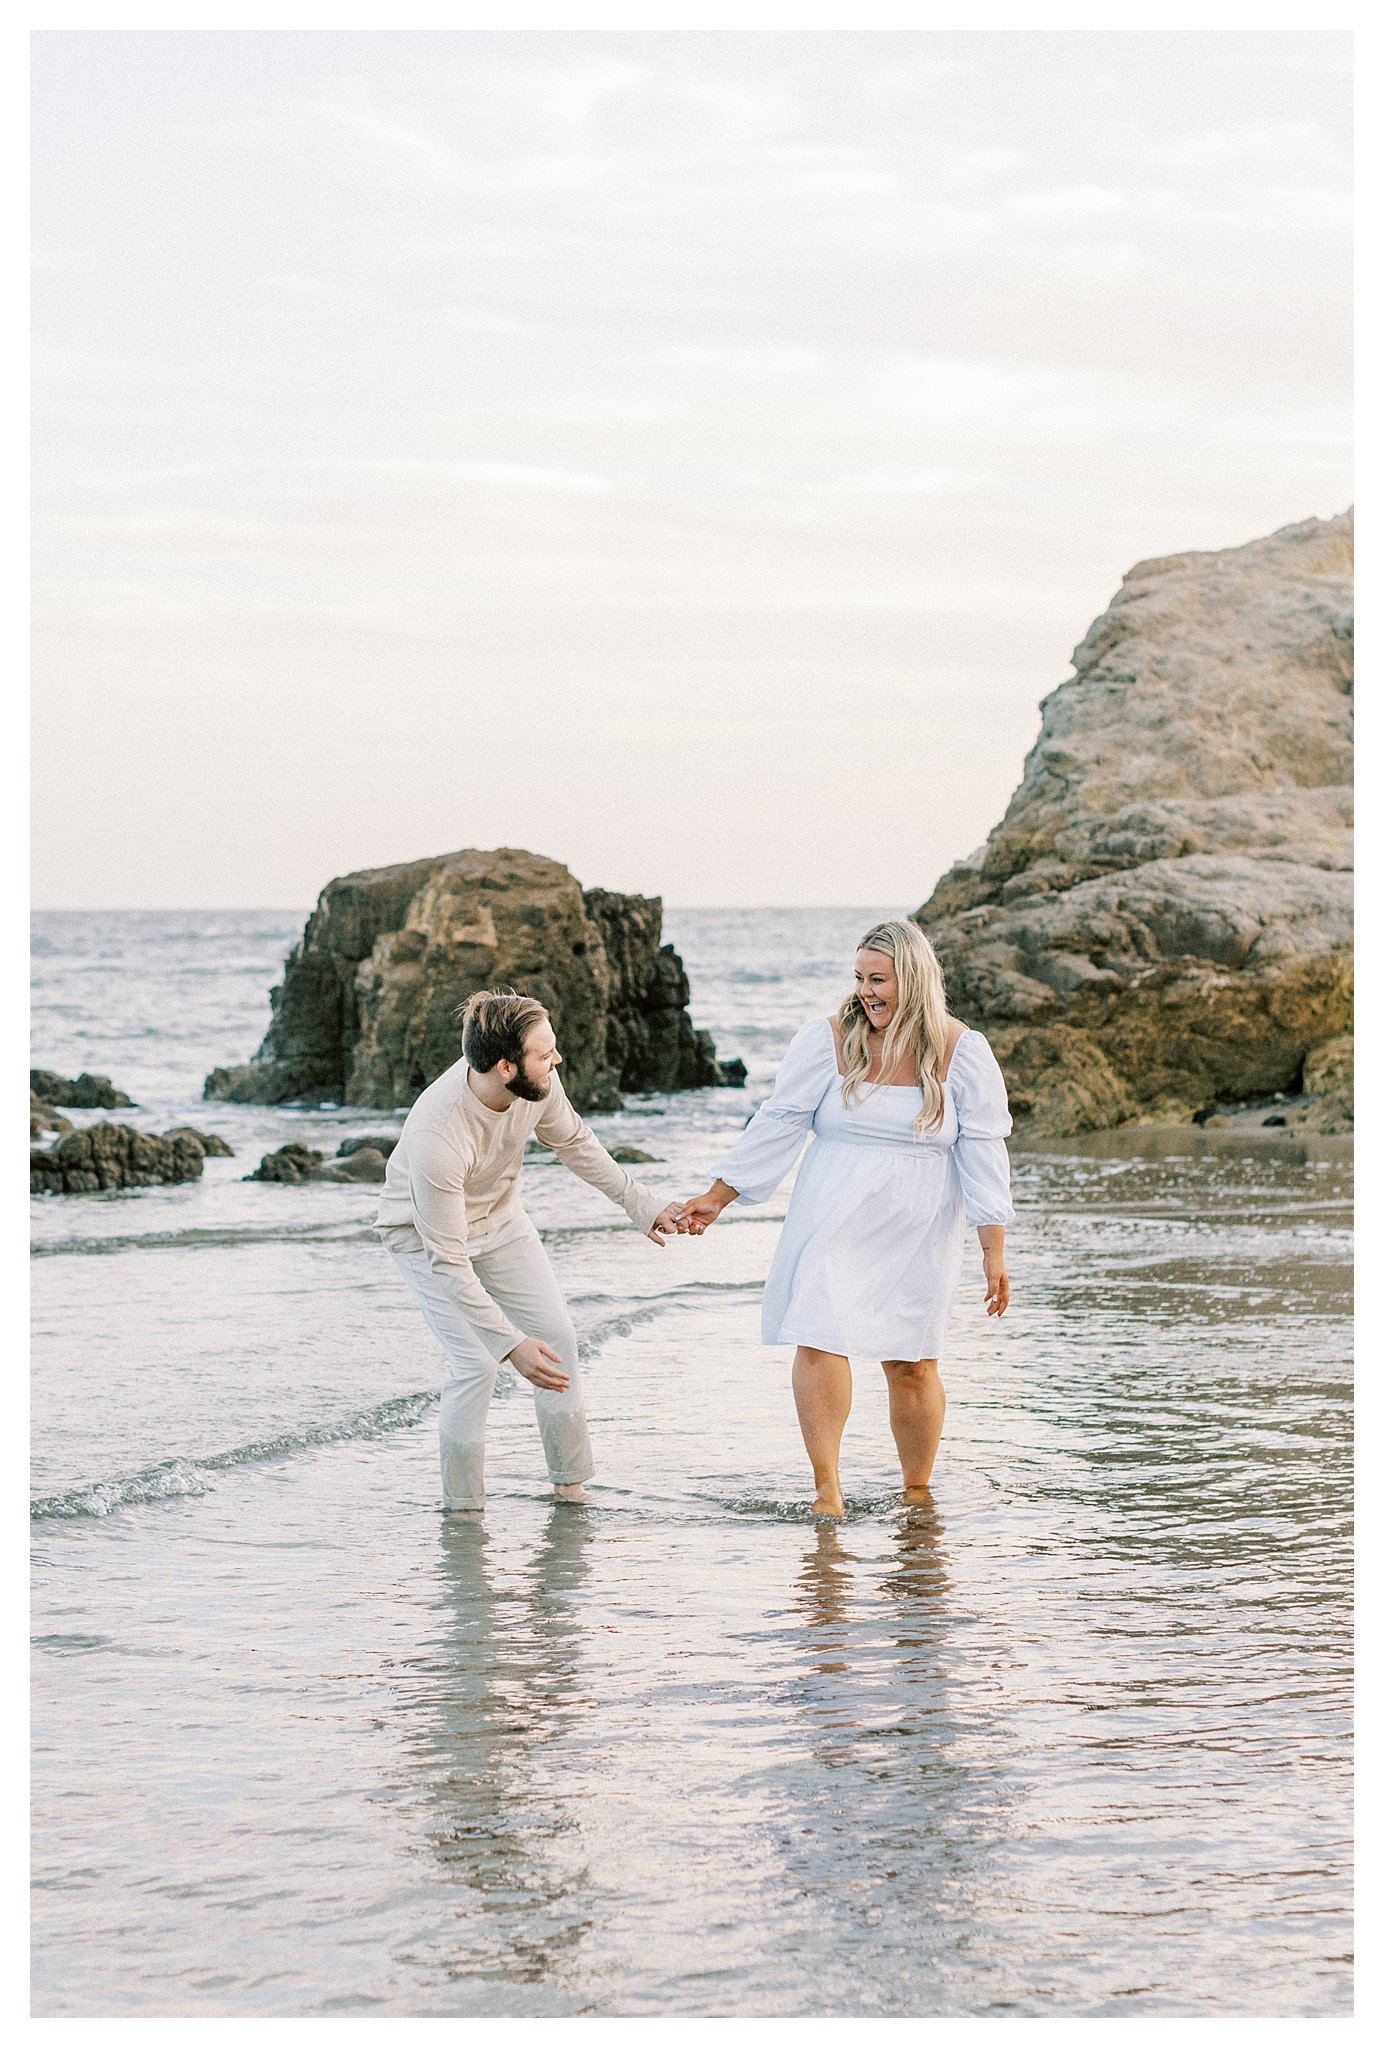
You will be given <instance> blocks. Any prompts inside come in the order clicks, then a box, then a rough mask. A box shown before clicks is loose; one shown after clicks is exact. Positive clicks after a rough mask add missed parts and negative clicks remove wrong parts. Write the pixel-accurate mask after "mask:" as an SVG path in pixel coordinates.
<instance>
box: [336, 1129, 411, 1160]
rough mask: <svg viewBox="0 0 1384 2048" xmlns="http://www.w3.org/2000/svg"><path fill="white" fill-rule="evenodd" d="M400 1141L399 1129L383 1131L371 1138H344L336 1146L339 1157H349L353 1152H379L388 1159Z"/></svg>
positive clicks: (382, 1157)
mask: <svg viewBox="0 0 1384 2048" xmlns="http://www.w3.org/2000/svg"><path fill="white" fill-rule="evenodd" d="M398 1142H399V1133H398V1132H397V1131H382V1132H379V1133H378V1134H377V1135H376V1136H374V1137H371V1138H343V1139H342V1141H341V1143H340V1144H339V1145H338V1146H337V1148H336V1156H337V1158H338V1159H349V1158H350V1157H351V1154H352V1153H353V1152H378V1153H379V1155H380V1157H381V1159H388V1157H389V1155H390V1153H391V1152H392V1151H393V1150H394V1147H395V1146H396V1145H397V1144H398Z"/></svg>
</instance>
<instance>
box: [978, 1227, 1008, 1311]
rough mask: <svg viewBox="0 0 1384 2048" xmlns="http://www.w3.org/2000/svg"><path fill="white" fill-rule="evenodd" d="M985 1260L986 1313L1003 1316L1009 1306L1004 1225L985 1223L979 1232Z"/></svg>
mask: <svg viewBox="0 0 1384 2048" xmlns="http://www.w3.org/2000/svg"><path fill="white" fill-rule="evenodd" d="M977 1234H978V1236H979V1238H980V1249H981V1253H982V1256H983V1257H984V1260H985V1313H986V1315H987V1316H1002V1315H1003V1314H1004V1312H1005V1310H1006V1309H1007V1308H1008V1306H1009V1273H1008V1271H1007V1269H1006V1267H1005V1263H1004V1225H1003V1224H1002V1223H985V1224H982V1225H981V1228H980V1230H979V1232H978V1233H977Z"/></svg>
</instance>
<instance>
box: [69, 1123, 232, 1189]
mask: <svg viewBox="0 0 1384 2048" xmlns="http://www.w3.org/2000/svg"><path fill="white" fill-rule="evenodd" d="M202 1158H203V1153H202V1148H201V1146H200V1145H197V1144H194V1143H193V1142H192V1141H191V1139H189V1138H187V1137H185V1136H183V1135H182V1134H181V1133H179V1132H177V1131H168V1132H165V1134H164V1135H163V1137H161V1138H157V1137H154V1136H152V1135H151V1134H150V1133H149V1132H148V1131H137V1130H134V1129H133V1128H132V1127H131V1126H130V1125H129V1124H107V1123H99V1124H89V1125H88V1126H87V1128H86V1129H85V1130H84V1131H69V1132H68V1133H67V1135H66V1137H63V1138H59V1140H58V1142H57V1144H56V1145H53V1146H52V1147H50V1148H49V1149H48V1150H47V1151H44V1152H31V1153H30V1154H29V1192H30V1193H31V1194H35V1195H87V1194H97V1193H99V1192H101V1191H102V1190H104V1189H110V1188H144V1187H155V1186H159V1185H162V1184H164V1183H167V1182H172V1181H180V1180H198V1179H200V1178H201V1173H202Z"/></svg>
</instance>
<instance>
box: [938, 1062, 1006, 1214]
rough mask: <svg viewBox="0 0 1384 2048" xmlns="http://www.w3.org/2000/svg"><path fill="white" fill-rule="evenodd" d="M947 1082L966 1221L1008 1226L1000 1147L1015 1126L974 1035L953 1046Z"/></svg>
mask: <svg viewBox="0 0 1384 2048" xmlns="http://www.w3.org/2000/svg"><path fill="white" fill-rule="evenodd" d="M947 1080H948V1082H949V1083H950V1085H951V1094H952V1101H953V1102H954V1103H955V1104H956V1121H957V1138H956V1167H957V1172H958V1173H959V1174H960V1176H961V1192H962V1195H963V1196H964V1198H965V1204H966V1221H967V1222H968V1223H974V1224H976V1225H978V1226H979V1225H982V1224H986V1223H1012V1222H1013V1220H1014V1204H1013V1203H1012V1202H1011V1201H1010V1199H1009V1154H1008V1152H1007V1151H1006V1149H1005V1143H1004V1141H1005V1139H1006V1138H1007V1137H1008V1136H1009V1133H1010V1132H1011V1131H1012V1130H1013V1128H1014V1123H1013V1119H1012V1118H1011V1116H1010V1114H1009V1098H1008V1096H1007V1095H1006V1093H1005V1087H1004V1075H1003V1074H1002V1073H1001V1072H1000V1066H999V1061H998V1060H997V1059H996V1058H995V1055H994V1054H993V1053H992V1052H991V1050H990V1046H989V1042H988V1040H986V1039H984V1038H982V1036H981V1034H980V1033H979V1032H978V1031H967V1032H966V1033H965V1034H964V1036H962V1037H961V1038H959V1039H958V1040H957V1043H956V1049H955V1051H954V1052H953V1053H952V1061H951V1066H950V1068H949V1069H948V1073H947Z"/></svg>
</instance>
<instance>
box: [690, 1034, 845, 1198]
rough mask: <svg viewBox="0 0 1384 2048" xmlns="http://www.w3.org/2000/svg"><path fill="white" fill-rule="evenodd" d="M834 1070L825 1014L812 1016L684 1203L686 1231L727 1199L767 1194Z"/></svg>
mask: <svg viewBox="0 0 1384 2048" xmlns="http://www.w3.org/2000/svg"><path fill="white" fill-rule="evenodd" d="M835 1073H836V1045H835V1040H834V1039H833V1037H832V1033H831V1026H830V1024H829V1023H828V1021H827V1019H826V1018H825V1017H817V1018H814V1020H813V1021H812V1022H811V1023H810V1024H804V1025H803V1027H802V1030H801V1031H799V1032H798V1033H797V1034H796V1036H795V1037H794V1039H793V1041H792V1043H791V1045H790V1046H789V1047H788V1050H787V1051H786V1052H785V1053H784V1055H783V1062H782V1064H781V1065H780V1067H779V1070H778V1076H777V1078H776V1080H775V1082H774V1092H773V1094H772V1095H770V1096H769V1097H768V1098H767V1100H765V1101H764V1102H761V1104H760V1105H759V1108H758V1109H757V1110H756V1111H755V1113H754V1115H753V1116H752V1117H751V1118H750V1121H749V1123H748V1124H747V1125H746V1126H745V1128H744V1130H743V1131H742V1132H741V1133H740V1136H739V1138H738V1139H737V1140H736V1142H735V1144H734V1145H732V1146H731V1149H730V1151H729V1152H727V1153H725V1154H724V1155H723V1156H722V1157H721V1158H720V1159H718V1160H717V1162H716V1165H715V1167H714V1169H713V1171H714V1172H715V1173H716V1175H717V1178H716V1179H715V1180H714V1181H713V1182H712V1184H711V1186H710V1187H709V1188H708V1189H707V1191H706V1193H705V1194H704V1195H699V1196H698V1198H697V1200H696V1201H695V1202H693V1203H689V1204H688V1205H687V1206H686V1207H685V1208H684V1210H683V1212H682V1218H681V1225H682V1227H683V1228H685V1229H686V1231H687V1233H688V1234H689V1235H690V1236H692V1237H700V1236H701V1234H702V1231H703V1230H706V1229H708V1228H709V1227H710V1226H711V1224H713V1223H714V1222H715V1221H716V1218H717V1217H718V1216H719V1215H720V1213H721V1211H722V1210H723V1209H724V1208H726V1207H727V1206H728V1205H729V1204H730V1203H731V1202H734V1201H744V1202H764V1201H767V1200H768V1198H769V1196H770V1195H772V1193H773V1192H774V1189H775V1188H776V1187H777V1186H778V1184H779V1182H780V1181H781V1180H782V1179H783V1176H784V1175H785V1174H786V1173H787V1172H788V1169H789V1168H790V1167H791V1166H792V1164H793V1162H794V1160H795V1159H796V1158H797V1156H798V1154H799V1153H800V1152H801V1151H802V1149H803V1145H804V1144H805V1143H806V1140H807V1136H808V1133H809V1131H810V1130H811V1129H812V1119H813V1117H814V1116H815V1115H816V1114H817V1108H818V1105H819V1103H820V1102H821V1100H822V1097H823V1096H824V1095H825V1094H826V1092H827V1089H828V1088H829V1087H830V1086H831V1082H832V1077H833V1075H834V1074H835ZM697 1225H700V1228H698V1227H695V1226H697Z"/></svg>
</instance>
